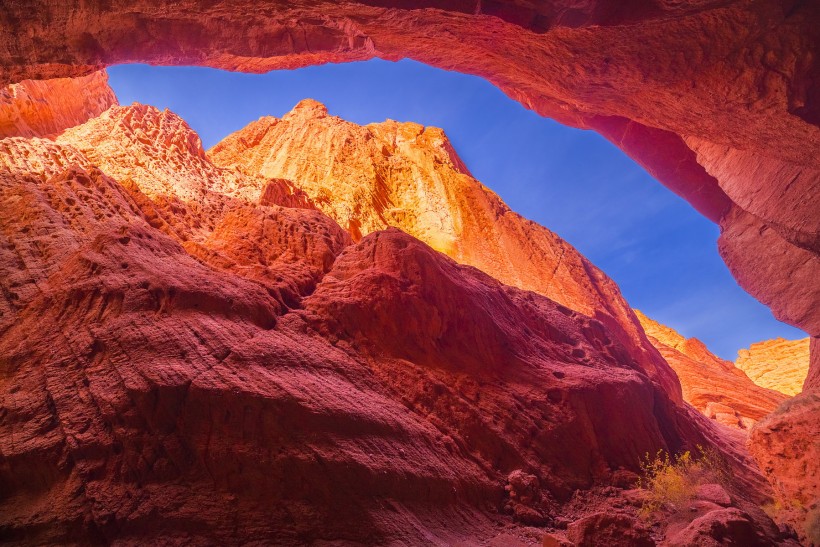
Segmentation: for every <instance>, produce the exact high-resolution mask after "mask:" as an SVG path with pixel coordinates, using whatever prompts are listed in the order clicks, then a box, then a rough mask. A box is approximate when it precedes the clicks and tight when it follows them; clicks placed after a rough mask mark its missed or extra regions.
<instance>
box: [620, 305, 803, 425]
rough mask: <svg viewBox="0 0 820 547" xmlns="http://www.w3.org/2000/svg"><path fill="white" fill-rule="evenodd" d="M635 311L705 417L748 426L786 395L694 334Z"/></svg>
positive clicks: (687, 396)
mask: <svg viewBox="0 0 820 547" xmlns="http://www.w3.org/2000/svg"><path fill="white" fill-rule="evenodd" d="M635 313H636V315H637V316H638V319H639V320H640V322H641V326H643V328H644V331H646V334H647V336H648V337H649V340H650V341H651V342H652V344H654V345H655V347H656V348H658V351H660V352H661V355H663V358H664V359H666V362H667V363H669V366H671V367H672V369H674V371H675V373H677V375H678V378H680V382H681V387H682V388H683V398H684V399H685V400H686V401H687V402H688V403H690V404H692V405H693V406H694V407H695V408H697V409H698V410H700V411H701V412H702V413H703V414H704V415H706V416H707V417H709V418H711V419H713V420H717V421H718V422H720V423H722V424H724V425H728V426H730V427H736V428H739V429H751V427H752V426H753V425H754V424H755V422H757V421H758V420H760V419H761V418H763V417H764V416H766V415H767V414H769V413H771V412H772V411H773V410H774V409H775V408H777V406H778V405H779V404H780V403H782V402H783V401H785V400H786V399H787V397H786V396H785V395H784V394H782V393H778V392H776V391H773V390H772V389H767V388H764V387H760V386H759V385H756V384H755V383H754V382H753V381H752V380H751V379H749V377H748V376H746V374H745V373H744V372H743V371H742V370H741V369H739V368H737V367H736V366H735V365H734V364H733V363H732V362H731V361H726V360H724V359H720V358H719V357H717V356H716V355H714V354H713V353H712V352H710V351H709V349H708V348H707V347H706V346H705V345H704V344H703V342H701V341H700V340H698V339H697V338H685V337H683V336H681V335H680V334H679V333H678V332H676V331H675V330H674V329H671V328H669V327H667V326H665V325H661V324H660V323H658V322H657V321H653V320H652V319H650V318H649V317H647V316H645V315H644V314H643V313H641V312H640V311H637V310H636V312H635ZM806 364H808V355H806Z"/></svg>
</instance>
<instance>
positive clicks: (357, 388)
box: [0, 105, 765, 544]
mask: <svg viewBox="0 0 820 547" xmlns="http://www.w3.org/2000/svg"><path fill="white" fill-rule="evenodd" d="M0 162H2V163H1V164H0V167H2V168H1V169H0V185H2V188H1V190H2V191H1V192H0V196H2V199H0V208H2V211H0V212H1V213H2V214H0V243H2V244H1V245H0V249H2V260H0V268H2V275H0V286H1V287H2V291H0V295H2V298H0V310H2V312H3V313H2V321H1V322H0V369H1V370H2V371H3V376H2V378H0V389H1V390H2V393H3V398H2V399H3V401H4V407H3V415H2V417H0V455H2V456H1V458H2V459H0V462H2V465H0V478H1V479H2V482H3V483H4V484H6V485H7V486H8V487H7V490H6V494H5V497H4V498H3V499H2V500H0V515H2V532H3V535H4V537H7V538H10V540H12V541H17V542H22V543H64V542H81V543H83V542H110V541H115V540H116V541H120V542H125V543H129V542H130V543H134V542H141V543H145V542H152V541H164V540H167V539H168V538H176V539H178V540H180V541H185V542H193V543H206V542H213V541H220V542H232V541H272V540H275V541H277V542H279V543H292V544H298V543H304V542H311V541H321V540H324V539H331V540H345V541H358V542H365V543H384V542H391V541H394V542H402V541H403V542H410V543H418V542H420V541H431V540H432V541H437V542H442V543H447V542H454V541H462V540H465V539H469V540H470V541H481V540H486V539H491V538H493V537H496V536H498V534H499V532H498V528H497V524H501V525H502V526H504V527H507V528H508V529H510V530H512V532H511V533H513V534H518V536H517V537H519V538H520V537H522V536H521V535H520V534H524V533H525V532H524V531H523V530H524V529H523V528H515V527H511V526H512V525H511V522H512V521H511V520H510V519H509V517H506V516H503V514H502V513H500V512H499V510H500V509H501V508H502V507H503V506H504V505H505V504H507V506H508V507H509V510H510V511H511V512H512V516H513V519H515V520H516V521H518V522H522V523H528V524H538V525H541V526H543V525H549V524H550V523H552V522H553V519H555V518H558V517H560V518H564V519H569V520H574V519H577V518H578V517H579V516H581V515H583V514H585V513H584V512H589V511H593V510H602V509H604V510H608V511H613V512H616V513H619V514H621V513H623V514H625V515H629V514H630V513H629V511H630V509H629V508H628V507H625V506H623V504H620V505H618V504H616V503H615V501H614V498H613V501H611V502H610V501H607V499H608V498H607V497H606V495H600V494H595V495H593V496H592V497H590V498H583V499H585V500H586V501H583V500H582V499H578V498H577V497H576V496H574V494H573V492H574V491H575V490H576V489H579V488H580V489H588V488H592V489H593V490H594V489H595V488H599V487H600V486H601V485H606V484H608V483H610V482H612V481H613V480H614V479H613V477H614V476H616V475H617V474H618V473H621V474H623V473H624V472H623V470H620V469H619V468H621V467H623V468H626V469H635V468H636V465H637V462H638V461H639V459H640V457H641V456H642V455H643V454H644V453H645V452H647V451H649V452H653V451H654V450H657V449H658V448H667V449H669V450H672V451H676V450H679V449H681V448H683V447H685V446H692V445H693V444H694V443H707V444H715V445H716V446H718V447H719V448H720V450H721V451H723V452H724V454H726V456H727V457H728V458H730V461H733V462H734V465H736V466H737V467H736V470H737V472H738V478H739V480H740V483H739V485H743V488H742V489H739V490H738V492H739V493H740V494H739V495H740V496H741V498H739V499H746V498H748V499H750V500H756V499H760V498H759V496H760V495H761V493H762V492H765V489H762V488H761V484H760V482H759V479H757V478H756V476H755V474H754V472H753V471H752V469H751V468H750V467H749V466H748V463H743V455H742V453H741V452H740V451H739V450H738V449H737V448H733V446H732V445H731V443H730V442H729V441H727V440H725V439H723V438H722V435H721V433H720V432H719V431H718V430H716V429H714V428H713V427H712V426H711V425H710V424H709V422H708V421H707V420H705V419H703V418H701V417H699V416H698V415H697V414H695V413H693V412H690V411H689V410H687V409H686V408H684V407H680V406H678V405H676V404H675V403H674V401H673V400H671V399H670V397H669V395H668V394H667V393H666V392H665V391H664V390H662V389H660V388H659V387H658V386H657V385H655V384H654V383H653V382H651V381H650V379H649V377H648V376H647V375H646V373H645V371H644V369H643V367H642V366H640V364H639V362H638V360H637V359H635V358H634V357H633V356H632V355H633V354H634V352H635V351H636V349H635V347H630V346H629V345H625V344H624V343H622V342H621V341H619V338H618V336H616V335H614V334H613V332H612V331H611V330H610V328H609V327H608V326H607V325H606V324H605V323H604V322H602V321H599V320H597V319H594V318H591V317H588V316H586V315H584V314H581V313H578V312H576V311H572V310H570V309H569V308H567V307H566V306H562V305H560V304H557V303H555V302H553V301H551V300H549V299H547V298H545V297H543V296H540V295H537V294H535V293H532V292H527V291H522V290H519V289H517V288H514V287H510V286H505V285H502V284H501V283H499V282H498V281H496V280H494V279H492V278H491V277H489V276H487V275H485V274H482V273H481V272H479V271H477V270H475V269H474V268H470V267H467V266H461V265H458V264H456V263H455V262H453V261H452V260H450V259H449V258H447V257H445V256H444V255H442V254H440V253H438V252H436V251H435V250H434V249H431V248H430V247H428V246H427V245H425V244H424V243H422V242H420V241H419V240H417V239H415V238H413V237H412V236H410V235H407V234H404V233H401V232H398V231H396V230H386V231H376V232H374V233H372V234H370V235H368V236H366V237H363V238H362V239H361V240H359V241H358V242H356V243H353V242H352V241H351V239H350V237H349V236H348V234H347V233H346V232H345V231H344V230H342V229H341V228H340V227H339V226H338V225H337V224H336V223H335V222H334V221H333V220H332V219H330V218H329V217H327V216H325V215H323V214H322V213H321V212H319V211H317V210H315V208H313V205H312V202H311V200H310V199H308V197H307V196H304V195H302V194H301V193H300V192H299V191H298V190H296V189H295V188H293V186H292V185H291V184H290V183H288V182H287V181H282V180H277V179H268V178H265V177H263V176H254V175H248V174H243V173H239V172H235V171H231V170H227V169H224V168H219V167H216V166H214V165H213V164H211V163H210V161H209V159H208V157H207V156H206V155H204V153H203V152H202V150H201V146H199V140H198V138H197V137H196V135H195V134H194V133H193V132H192V131H191V130H190V128H188V127H187V125H186V124H185V123H184V122H182V121H181V120H180V119H179V118H177V117H176V116H174V115H173V114H171V113H168V112H160V111H158V110H156V109H152V108H150V107H144V106H140V105H134V106H131V107H115V108H113V109H111V110H109V111H108V112H106V113H105V114H103V115H102V116H100V117H98V118H95V119H92V120H89V121H88V122H87V123H86V124H84V125H82V126H79V127H76V128H73V129H71V130H69V131H66V132H64V133H63V134H62V135H61V136H60V137H59V138H58V139H57V141H56V142H53V141H50V140H44V139H39V138H30V139H26V138H19V137H16V138H7V139H3V140H0ZM32 333H37V335H36V336H32ZM660 366H665V363H663V362H661V363H660ZM518 469H522V470H525V472H526V474H532V476H533V477H535V483H534V484H536V485H540V486H536V490H535V491H534V492H535V494H533V495H532V496H528V497H527V498H525V499H520V500H519V499H516V500H515V502H514V503H511V502H510V499H509V498H508V494H507V493H505V490H504V485H505V483H506V482H507V479H506V477H507V475H508V474H509V473H510V472H511V471H514V470H518ZM527 476H529V475H527ZM528 480H529V479H528ZM744 481H746V482H744ZM614 491H617V489H616V490H614ZM602 496H603V497H602ZM606 508H609V509H606ZM633 511H634V510H633ZM624 518H632V517H624ZM352 523H355V525H352ZM514 537H515V536H514Z"/></svg>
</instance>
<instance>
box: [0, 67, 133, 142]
mask: <svg viewBox="0 0 820 547" xmlns="http://www.w3.org/2000/svg"><path fill="white" fill-rule="evenodd" d="M115 104H117V98H116V97H115V96H114V92H113V91H112V90H111V88H110V87H108V75H107V74H106V73H105V71H104V70H101V71H99V72H94V73H91V74H89V75H87V76H82V77H79V78H58V79H55V80H50V81H48V82H43V81H34V80H25V81H22V82H20V83H14V84H9V85H6V86H5V87H3V88H0V139H2V138H3V137H13V136H20V137H34V136H39V137H42V136H48V135H57V134H59V133H60V132H61V131H63V130H64V129H66V128H69V127H74V126H75V125H79V124H81V123H83V122H85V121H86V120H88V119H89V118H93V117H95V116H99V115H100V114H102V113H103V112H105V111H106V110H107V109H108V108H109V107H110V106H113V105H115Z"/></svg>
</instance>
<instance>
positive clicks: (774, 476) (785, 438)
mask: <svg viewBox="0 0 820 547" xmlns="http://www.w3.org/2000/svg"><path fill="white" fill-rule="evenodd" d="M818 405H820V396H818V395H817V394H816V393H812V392H804V393H801V394H800V395H797V396H796V397H793V398H791V399H789V400H788V401H786V402H785V403H784V404H782V405H781V406H780V407H779V408H778V409H777V410H776V411H775V412H773V413H772V414H769V415H768V416H766V417H765V418H763V419H762V420H761V421H760V422H759V423H758V424H757V426H756V427H755V428H754V429H752V432H751V436H750V442H749V450H750V451H751V452H752V455H753V456H754V457H755V459H756V460H757V461H758V462H759V464H760V468H761V469H762V470H763V472H764V473H766V475H767V476H768V477H769V481H770V482H771V483H772V486H773V487H774V490H775V497H776V502H775V503H774V504H773V505H772V506H771V509H772V511H771V512H772V514H773V516H774V518H775V519H776V520H778V521H781V522H787V523H790V524H791V525H792V526H793V527H794V528H795V529H796V530H797V531H798V532H799V533H800V535H801V539H802V540H803V542H804V544H807V545H816V544H817V542H818V541H820V537H818V533H820V530H818V528H817V518H818V514H820V497H818V495H817V493H818V492H820V471H819V470H818V464H817V454H818V452H820V421H818V420H817V407H818ZM811 518H813V519H815V521H814V523H810V522H809V519H811ZM810 524H811V526H810ZM808 534H812V536H811V537H807V536H808Z"/></svg>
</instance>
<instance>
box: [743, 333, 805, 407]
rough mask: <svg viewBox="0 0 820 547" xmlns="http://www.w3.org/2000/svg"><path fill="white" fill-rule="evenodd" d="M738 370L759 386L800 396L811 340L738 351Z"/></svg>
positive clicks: (778, 342)
mask: <svg viewBox="0 0 820 547" xmlns="http://www.w3.org/2000/svg"><path fill="white" fill-rule="evenodd" d="M735 366H736V367H737V368H739V369H740V370H742V371H743V372H745V373H746V374H747V375H748V376H749V378H751V380H752V381H753V382H754V383H756V384H757V385H759V386H763V387H767V388H769V389H774V390H776V391H779V392H781V393H785V394H786V395H797V394H798V393H800V392H801V391H803V382H805V380H806V374H807V373H808V370H809V339H808V338H804V339H802V340H784V339H783V338H776V339H774V340H766V341H763V342H757V343H756V344H752V345H751V346H749V349H741V350H740V351H738V354H737V361H735Z"/></svg>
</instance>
